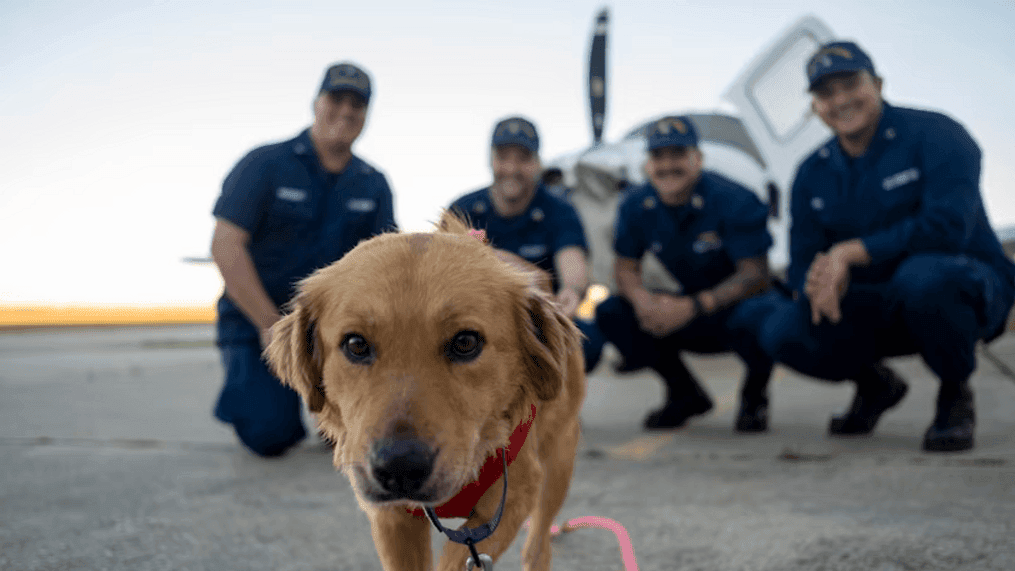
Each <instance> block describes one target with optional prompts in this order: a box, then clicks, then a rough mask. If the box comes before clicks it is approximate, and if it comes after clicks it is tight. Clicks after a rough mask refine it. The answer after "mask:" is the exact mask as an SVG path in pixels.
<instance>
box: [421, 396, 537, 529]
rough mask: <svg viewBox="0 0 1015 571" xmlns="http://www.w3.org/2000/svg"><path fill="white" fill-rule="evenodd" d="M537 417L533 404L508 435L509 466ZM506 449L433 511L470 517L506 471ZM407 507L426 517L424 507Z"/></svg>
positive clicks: (488, 460)
mask: <svg viewBox="0 0 1015 571" xmlns="http://www.w3.org/2000/svg"><path fill="white" fill-rule="evenodd" d="M535 419H536V405H532V414H530V415H529V416H528V418H523V419H522V422H521V424H519V425H518V426H517V427H515V430H514V432H512V433H511V436H510V437H508V445H507V463H508V466H510V465H511V463H512V462H514V461H515V458H516V457H517V456H518V453H519V452H521V450H522V445H523V444H525V438H526V437H527V436H528V435H529V429H530V428H532V421H533V420H535ZM504 450H505V449H504V448H498V449H497V452H495V453H494V455H493V456H490V457H489V458H487V459H486V462H484V463H483V465H482V466H481V467H480V468H479V478H477V479H476V480H475V481H473V482H471V483H469V484H466V485H465V486H464V487H462V489H461V491H459V492H458V493H457V494H455V495H454V497H452V498H451V499H450V500H448V501H446V502H444V504H442V505H440V506H438V507H436V508H434V510H433V511H434V513H436V514H437V517H469V514H471V513H472V508H474V507H476V504H478V503H479V498H481V497H483V494H485V493H486V491H487V490H489V489H490V486H493V483H494V482H496V481H497V479H498V478H500V477H501V474H502V473H503V472H504V463H503V461H502V460H501V454H503V453H504ZM406 509H407V510H408V511H410V512H411V513H412V515H414V516H416V517H418V518H423V517H426V516H425V514H424V513H423V508H416V509H409V508H406Z"/></svg>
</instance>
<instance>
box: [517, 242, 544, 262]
mask: <svg viewBox="0 0 1015 571" xmlns="http://www.w3.org/2000/svg"><path fill="white" fill-rule="evenodd" d="M518 255H519V256H521V257H523V258H526V259H528V260H534V259H538V258H542V257H543V256H545V255H546V246H545V245H543V244H526V245H524V246H522V247H521V248H518Z"/></svg>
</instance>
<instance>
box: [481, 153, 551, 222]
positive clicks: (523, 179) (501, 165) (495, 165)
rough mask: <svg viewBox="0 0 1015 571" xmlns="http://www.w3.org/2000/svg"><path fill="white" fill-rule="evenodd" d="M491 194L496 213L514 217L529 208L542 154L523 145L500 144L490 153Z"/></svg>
mask: <svg viewBox="0 0 1015 571" xmlns="http://www.w3.org/2000/svg"><path fill="white" fill-rule="evenodd" d="M490 169H491V170H492V171H493V184H492V185H490V193H491V195H492V198H493V203H494V207H495V208H496V209H497V214H499V215H501V216H504V217H511V216H516V215H518V214H521V213H522V212H524V211H525V209H526V208H527V207H528V206H529V202H531V201H532V197H533V196H535V193H536V185H537V183H538V182H539V173H540V164H539V155H537V154H536V153H533V152H532V151H530V150H528V149H527V148H525V147H522V146H520V145H500V146H497V147H493V149H492V150H491V152H490Z"/></svg>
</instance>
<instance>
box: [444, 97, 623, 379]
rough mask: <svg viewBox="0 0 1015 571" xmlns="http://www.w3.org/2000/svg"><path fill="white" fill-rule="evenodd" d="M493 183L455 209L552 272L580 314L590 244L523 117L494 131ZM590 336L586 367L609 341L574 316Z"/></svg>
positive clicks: (568, 308)
mask: <svg viewBox="0 0 1015 571" xmlns="http://www.w3.org/2000/svg"><path fill="white" fill-rule="evenodd" d="M490 168H491V170H492V171H493V184H491V185H490V186H489V187H487V188H483V189H480V190H477V191H475V192H471V193H469V194H466V195H464V196H461V197H459V198H458V199H456V200H455V201H454V202H453V203H452V204H451V207H450V209H451V210H453V211H455V212H457V213H458V214H459V215H464V216H465V217H466V218H467V219H468V220H469V222H470V224H471V225H472V226H473V227H475V228H479V229H483V230H485V231H486V235H487V237H488V238H489V240H490V243H491V244H492V245H493V246H494V247H496V248H500V249H501V250H506V251H508V252H512V253H514V254H517V255H519V256H521V257H522V258H524V259H526V260H528V261H529V262H532V263H533V264H535V265H537V266H539V267H540V268H542V269H544V270H546V271H547V272H549V274H550V275H551V276H552V278H553V291H554V292H556V293H555V295H556V302H557V304H558V305H559V306H560V307H561V309H562V310H563V311H564V313H566V314H567V315H569V316H571V317H572V318H574V317H575V311H576V310H577V309H578V304H579V303H581V300H582V299H583V298H584V297H585V290H586V288H587V287H588V261H587V258H586V255H587V253H588V245H587V243H586V241H585V230H584V229H583V228H582V224H581V220H580V219H579V218H578V213H577V212H576V211H575V209H574V207H573V206H571V204H570V203H568V202H567V201H565V200H564V199H563V198H559V197H557V196H554V195H552V194H550V193H549V192H548V191H547V189H546V187H545V185H543V184H542V183H541V182H540V170H541V168H542V167H541V164H540V160H539V134H538V133H537V132H536V127H535V125H533V124H532V122H530V121H529V120H527V119H525V118H522V117H509V118H507V119H504V120H502V121H500V122H498V123H497V125H496V126H495V127H494V130H493V145H492V149H491V151H490ZM574 321H575V325H577V326H578V328H579V329H580V330H581V331H582V333H584V334H585V339H584V342H583V345H582V348H583V349H584V352H585V370H586V371H591V370H592V369H593V368H595V366H596V363H598V362H599V357H600V356H601V355H602V351H603V344H604V343H605V341H604V340H603V338H602V334H601V333H600V332H599V330H598V329H597V328H596V326H595V323H593V322H589V321H584V320H582V319H574Z"/></svg>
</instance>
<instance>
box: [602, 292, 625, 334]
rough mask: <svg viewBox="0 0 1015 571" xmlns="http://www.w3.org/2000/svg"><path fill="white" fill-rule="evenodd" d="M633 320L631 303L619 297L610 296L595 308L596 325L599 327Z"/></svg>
mask: <svg viewBox="0 0 1015 571" xmlns="http://www.w3.org/2000/svg"><path fill="white" fill-rule="evenodd" d="M633 318H634V307H632V306H631V302H629V301H627V300H626V299H624V298H623V297H621V296H619V295H613V296H610V297H608V298H606V299H605V300H604V301H603V302H602V303H600V304H599V305H597V306H596V323H598V324H599V326H600V327H603V326H604V324H606V325H612V324H615V323H623V322H627V321H630V320H631V319H633Z"/></svg>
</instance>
